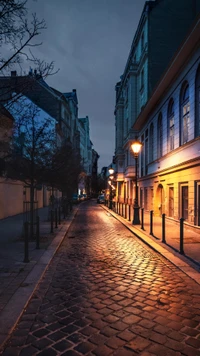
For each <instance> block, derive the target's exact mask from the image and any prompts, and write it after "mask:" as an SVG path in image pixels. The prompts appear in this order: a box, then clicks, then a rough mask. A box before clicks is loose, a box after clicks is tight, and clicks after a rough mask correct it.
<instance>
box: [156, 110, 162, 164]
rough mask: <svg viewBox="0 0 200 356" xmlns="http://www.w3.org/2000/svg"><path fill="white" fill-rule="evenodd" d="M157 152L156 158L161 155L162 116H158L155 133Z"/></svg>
mask: <svg viewBox="0 0 200 356" xmlns="http://www.w3.org/2000/svg"><path fill="white" fill-rule="evenodd" d="M157 150H158V157H162V155H163V128H162V114H161V113H160V114H159V116H158V132H157Z"/></svg>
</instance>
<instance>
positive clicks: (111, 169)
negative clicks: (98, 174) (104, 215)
mask: <svg viewBox="0 0 200 356" xmlns="http://www.w3.org/2000/svg"><path fill="white" fill-rule="evenodd" d="M114 171H115V170H114V169H113V168H112V167H110V168H109V170H108V172H109V181H108V184H109V185H110V187H109V189H110V194H109V209H112V179H113V178H114V177H113V175H112V174H113V173H114Z"/></svg>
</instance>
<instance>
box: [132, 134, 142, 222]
mask: <svg viewBox="0 0 200 356" xmlns="http://www.w3.org/2000/svg"><path fill="white" fill-rule="evenodd" d="M141 147H142V143H141V142H140V141H138V140H135V141H134V142H133V143H132V144H131V149H132V152H133V155H134V158H135V199H134V204H133V222H132V224H133V225H139V224H140V218H139V210H140V207H139V205H138V184H137V176H138V155H139V152H140V150H141Z"/></svg>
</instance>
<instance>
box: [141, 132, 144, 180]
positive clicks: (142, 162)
mask: <svg viewBox="0 0 200 356" xmlns="http://www.w3.org/2000/svg"><path fill="white" fill-rule="evenodd" d="M141 142H142V145H143V146H144V135H142V137H141ZM140 157H141V176H143V175H144V150H141V155H140Z"/></svg>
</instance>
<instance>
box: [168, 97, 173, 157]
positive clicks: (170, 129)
mask: <svg viewBox="0 0 200 356" xmlns="http://www.w3.org/2000/svg"><path fill="white" fill-rule="evenodd" d="M168 138H169V140H168V142H169V146H168V147H169V151H171V150H173V149H174V100H173V99H171V100H170V102H169V106H168Z"/></svg>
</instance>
